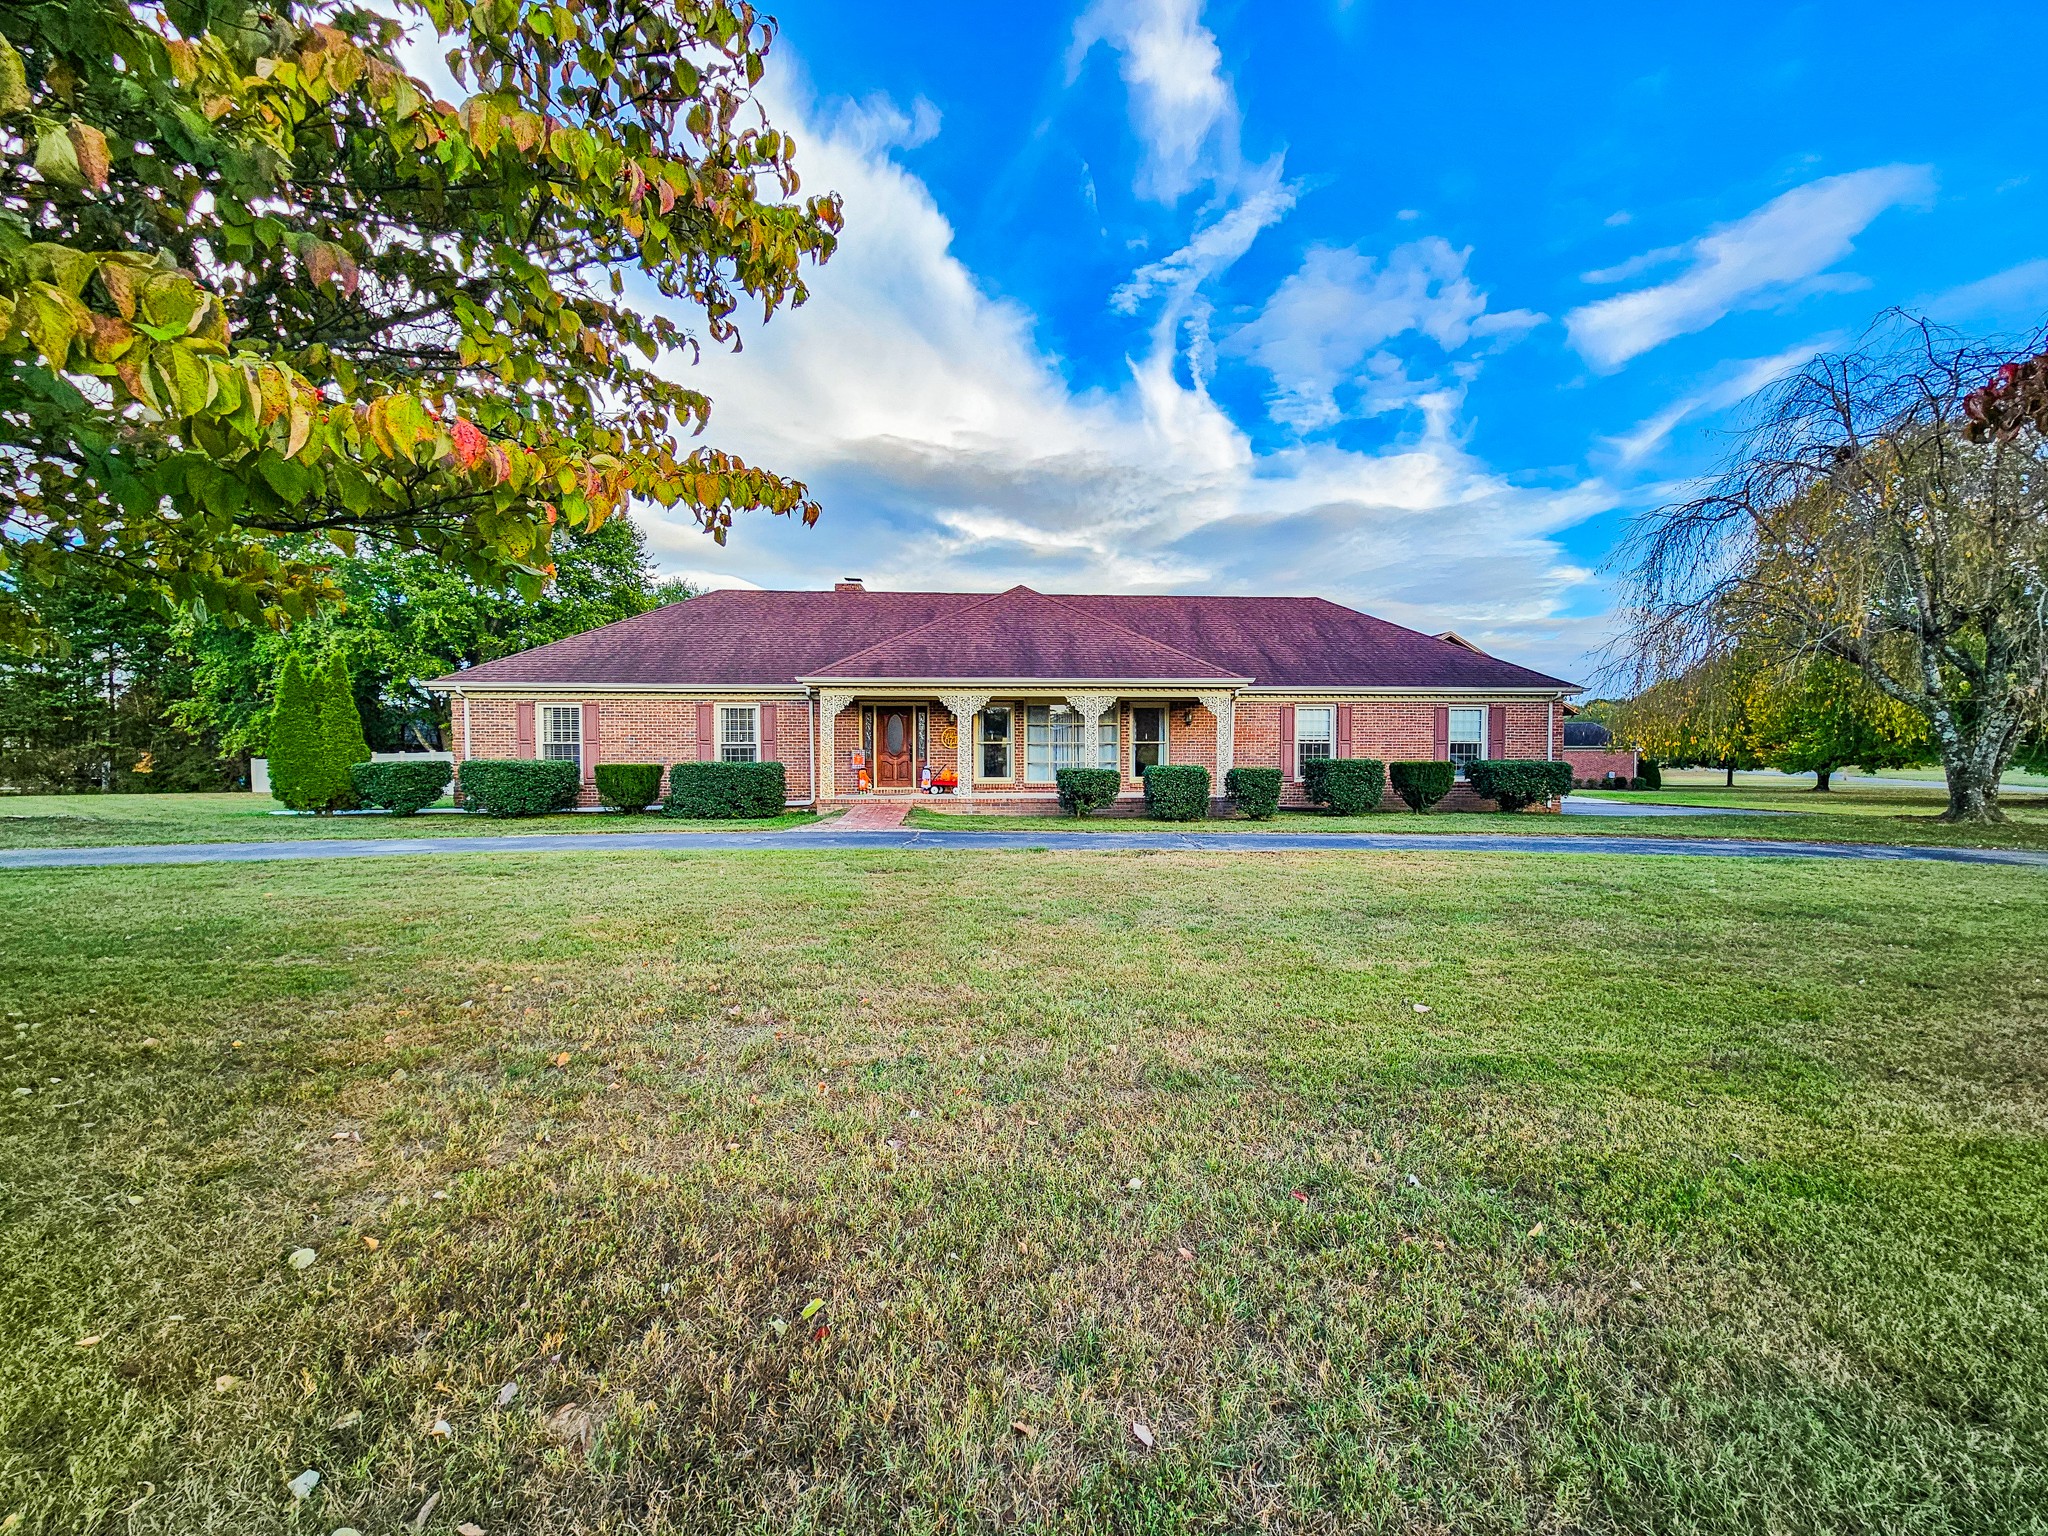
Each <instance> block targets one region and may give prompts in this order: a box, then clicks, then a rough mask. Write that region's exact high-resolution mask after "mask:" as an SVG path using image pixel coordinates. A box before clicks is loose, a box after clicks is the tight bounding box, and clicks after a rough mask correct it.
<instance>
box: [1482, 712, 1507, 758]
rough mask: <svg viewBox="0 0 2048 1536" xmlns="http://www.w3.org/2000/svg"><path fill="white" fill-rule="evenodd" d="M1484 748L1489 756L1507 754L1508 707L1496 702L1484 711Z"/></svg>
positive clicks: (1503, 755)
mask: <svg viewBox="0 0 2048 1536" xmlns="http://www.w3.org/2000/svg"><path fill="white" fill-rule="evenodd" d="M1486 750H1487V753H1488V754H1489V755H1490V756H1493V757H1506V756H1507V755H1508V707H1507V705H1505V704H1496V705H1494V706H1493V708H1491V709H1489V710H1488V711H1487V712H1486Z"/></svg>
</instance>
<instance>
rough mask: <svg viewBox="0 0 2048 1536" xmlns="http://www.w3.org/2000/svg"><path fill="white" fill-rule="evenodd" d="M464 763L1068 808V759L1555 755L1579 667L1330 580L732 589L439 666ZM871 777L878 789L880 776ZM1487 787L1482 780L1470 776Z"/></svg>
mask: <svg viewBox="0 0 2048 1536" xmlns="http://www.w3.org/2000/svg"><path fill="white" fill-rule="evenodd" d="M427 686H428V687H430V688H433V689H435V690H437V691H440V692H444V693H447V694H450V695H452V696H453V697H452V703H453V708H452V711H451V713H452V715H453V724H454V748H455V756H456V758H457V760H458V761H463V760H467V759H469V758H472V757H536V756H538V757H557V758H567V759H571V760H573V761H577V762H580V763H581V764H582V765H583V777H584V783H585V792H584V801H585V803H586V804H588V803H594V801H595V798H596V796H595V792H594V791H593V790H592V789H591V788H590V781H591V770H592V768H593V767H594V766H595V765H596V764H597V763H599V762H660V763H673V762H677V761H689V760H694V759H723V760H725V761H729V762H730V761H741V762H746V761H755V760H764V761H765V760H777V761H780V762H781V763H782V764H783V765H784V767H785V769H786V771H787V775H788V783H789V798H790V802H791V803H792V804H797V805H803V804H810V803H813V802H815V803H819V804H834V803H844V802H847V801H850V800H854V799H857V798H862V797H863V796H864V795H907V794H912V793H916V792H917V791H918V790H919V789H920V788H921V787H922V786H923V785H924V783H925V782H926V775H927V771H929V773H930V775H931V776H932V777H933V778H935V779H939V780H945V779H953V780H956V781H957V784H956V787H955V790H954V793H955V795H956V797H957V798H959V799H960V800H962V801H963V802H965V803H964V804H963V805H962V807H961V808H962V809H968V808H979V809H1006V810H1014V809H1026V808H1030V809H1046V808H1049V807H1050V805H1051V804H1052V803H1053V801H1054V796H1055V793H1056V791H1055V788H1054V782H1053V774H1054V772H1055V770H1057V769H1059V768H1065V767H1070V766H1074V767H1080V766H1090V767H1092V766H1098V765H1099V766H1102V767H1111V766H1114V767H1117V768H1119V769H1121V770H1122V773H1123V779H1124V793H1125V796H1126V797H1127V798H1129V799H1131V800H1136V799H1137V798H1138V797H1139V796H1140V795H1141V793H1142V790H1143V781H1142V777H1141V776H1142V774H1143V771H1144V769H1145V767H1146V766H1147V765H1148V764H1152V763H1200V764H1201V765H1203V766H1204V767H1206V768H1208V769H1209V770H1210V772H1211V774H1212V775H1213V779H1212V782H1213V784H1214V786H1215V792H1216V793H1217V794H1219V795H1220V794H1221V793H1222V791H1223V775H1224V774H1225V773H1226V772H1228V771H1229V769H1230V767H1231V765H1232V764H1234V763H1244V764H1251V765H1262V766H1266V767H1279V768H1281V769H1282V770H1284V772H1285V775H1286V779H1285V790H1284V793H1283V800H1284V803H1287V804H1291V805H1299V804H1303V803H1304V797H1303V794H1302V787H1301V765H1302V764H1303V763H1304V762H1306V761H1308V760H1310V759H1311V758H1317V757H1378V758H1383V759H1389V760H1392V759H1397V758H1436V759H1440V760H1441V759H1445V758H1449V759H1454V760H1458V761H1469V760H1471V759H1473V758H1480V757H1542V758H1554V757H1556V756H1557V755H1558V754H1559V752H1560V751H1561V750H1562V734H1561V729H1560V727H1561V725H1562V718H1563V709H1564V699H1565V695H1567V694H1568V693H1572V692H1575V691H1576V689H1575V686H1574V685H1573V684H1571V683H1567V682H1563V681H1561V680H1560V679H1558V678H1554V677H1546V676H1544V675H1543V674H1542V673H1540V672H1532V671H1530V670H1529V669H1528V668H1526V667H1518V666H1515V665H1514V664H1513V663H1511V662H1506V661H1502V660H1500V659H1498V658H1497V657H1493V656H1488V655H1486V654H1484V653H1483V652H1481V651H1479V650H1477V649H1476V648H1474V647H1472V646H1470V645H1469V644H1467V643H1465V642H1463V641H1458V640H1453V639H1438V638H1436V637H1434V636H1430V635H1424V634H1418V633H1417V632H1416V631H1414V630H1410V629H1403V628H1401V627H1400V626H1399V625H1398V624H1389V623H1387V622H1386V621H1385V620H1383V619H1375V618H1372V617H1370V616H1368V615H1366V614H1363V613H1358V612H1356V611H1354V610H1352V609H1349V608H1341V607H1339V606H1338V605H1337V604H1335V603H1331V602H1325V601H1324V600H1322V599H1321V598H1302V597H1138V596H1128V597H1127V596H1059V597H1052V596H1047V595H1045V594H1044V593H1041V592H1035V591H1033V590H1032V589H1031V588H1029V587H1021V586H1020V587H1012V588H1011V589H1010V590H1009V591H1007V592H1002V593H998V594H995V595H990V594H988V593H969V592H870V591H868V590H866V588H865V587H864V586H863V585H862V584H861V583H860V582H858V581H854V580H848V581H843V582H841V583H840V584H839V585H838V586H836V587H835V588H833V590H832V591H830V592H757V591H720V592H712V593H709V594H707V595H706V596H703V597H698V598H692V599H691V600H690V601H688V602H684V603H672V604H670V605H668V606H666V607H662V608H657V609H654V610H653V611H651V612H649V613H643V614H640V615H638V616H636V617H634V618H630V619H624V620H621V621H620V622H618V623H616V624H608V625H606V626H605V627H603V628H602V629H593V630H590V631H587V632H586V633H584V634H580V635H574V636H571V637H570V638H569V639H567V640H558V641H556V642H555V643H554V644H552V645H544V646H540V647H537V648H536V649H534V650H530V651H523V652H521V653H520V654H519V655H516V656H506V657H503V658H501V659H499V660H497V661H489V662H485V663H483V664H482V665H481V666H476V667H471V668H469V669H468V670H466V671H462V672H456V673H452V674H450V675H449V676H447V677H441V678H436V679H435V680H434V681H433V682H431V683H429V684H427ZM863 782H865V784H866V785H867V788H866V789H865V790H863V788H862V784H863ZM1457 793H1458V794H1459V795H1461V796H1464V797H1465V798H1467V799H1468V800H1469V799H1470V798H1471V797H1470V792H1469V791H1465V790H1463V789H1462V788H1461V789H1460V790H1459V791H1458V792H1457Z"/></svg>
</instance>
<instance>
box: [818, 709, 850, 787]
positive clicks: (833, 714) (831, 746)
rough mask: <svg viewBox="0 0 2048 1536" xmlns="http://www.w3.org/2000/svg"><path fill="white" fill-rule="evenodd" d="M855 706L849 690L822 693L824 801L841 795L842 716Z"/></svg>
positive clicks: (820, 775) (820, 744)
mask: <svg viewBox="0 0 2048 1536" xmlns="http://www.w3.org/2000/svg"><path fill="white" fill-rule="evenodd" d="M852 702H853V693H852V691H851V690H849V689H845V688H820V689H819V690H818V757H819V759H820V760H819V763H818V783H819V789H818V790H817V792H816V793H817V795H818V797H819V798H820V799H827V800H829V799H832V798H834V797H836V796H837V795H838V793H839V784H838V766H839V753H838V750H837V747H836V743H837V742H838V740H839V716H840V714H841V712H842V711H844V710H845V708H846V706H847V705H849V704H851V703H852Z"/></svg>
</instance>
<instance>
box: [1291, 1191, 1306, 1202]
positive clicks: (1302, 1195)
mask: <svg viewBox="0 0 2048 1536" xmlns="http://www.w3.org/2000/svg"><path fill="white" fill-rule="evenodd" d="M1289 1193H1291V1194H1292V1195H1293V1196H1294V1198H1295V1199H1297V1200H1299V1201H1301V1202H1302V1204H1304V1205H1306V1204H1307V1203H1308V1192H1307V1191H1306V1190H1300V1189H1296V1190H1291V1191H1289Z"/></svg>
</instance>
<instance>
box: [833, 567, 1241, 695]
mask: <svg viewBox="0 0 2048 1536" xmlns="http://www.w3.org/2000/svg"><path fill="white" fill-rule="evenodd" d="M805 675H806V676H810V677H820V678H884V677H902V678H920V679H927V678H928V679H934V680H936V679H961V680H967V679H987V680H990V681H995V680H1003V681H1014V680H1021V679H1026V678H1057V679H1061V680H1064V681H1082V680H1086V681H1113V680H1123V681H1137V680H1146V681H1154V680H1157V681H1169V680H1170V681H1174V682H1195V681H1214V680H1218V679H1233V680H1243V679H1244V678H1245V677H1246V676H1247V674H1244V673H1238V672H1233V671H1232V670H1231V669H1230V668H1228V667H1225V666H1220V665H1218V664H1217V663H1216V662H1213V661H1208V660H1205V659H1203V658H1202V657H1200V656H1195V655H1191V654H1189V653H1188V652H1186V651H1183V650H1179V649H1177V648H1175V647H1173V646H1170V645H1164V644H1161V643H1160V642H1159V641H1157V640H1153V639H1151V638H1149V637H1148V636H1145V635H1142V634H1139V633H1138V632H1137V631H1136V630H1133V629H1129V628H1126V627H1125V626H1124V625H1122V624H1119V623H1117V622H1115V621H1114V620H1113V619H1109V618H1106V617H1104V616H1102V615H1100V614H1094V613H1089V612H1087V611H1085V610H1084V609H1080V608H1076V607H1074V606H1073V605H1071V604H1069V603H1065V602H1062V601H1060V600H1059V599H1057V598H1051V597H1047V596H1046V595H1045V594H1044V593H1043V592H1036V591H1033V590H1032V589H1031V588H1030V587H1025V586H1016V587H1012V588H1010V590H1009V591H1007V592H1000V593H998V594H996V595H995V596H994V597H991V598H988V599H987V600H986V601H984V602H982V603H980V604H978V605H977V606H975V607H973V608H968V609H965V610H963V611H961V612H958V613H951V614H946V615H943V616H941V617H939V618H937V619H933V620H931V621H930V622H929V623H925V624H921V625H919V626H918V627H917V628H915V629H909V630H905V631H904V632H903V633H902V634H899V635H892V636H890V637H889V638H888V639H886V640H883V641H880V642H878V643H877V644H874V645H871V646H868V647H867V648H866V649H864V650H860V651H855V652H853V653H851V654H850V655H846V656H842V657H839V658H838V659H837V660H835V661H830V662H827V663H826V664H824V665H823V666H821V667H819V668H818V669H817V670H816V671H815V672H812V673H807V674H805Z"/></svg>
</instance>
